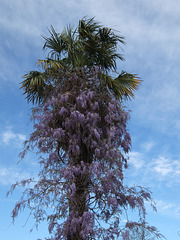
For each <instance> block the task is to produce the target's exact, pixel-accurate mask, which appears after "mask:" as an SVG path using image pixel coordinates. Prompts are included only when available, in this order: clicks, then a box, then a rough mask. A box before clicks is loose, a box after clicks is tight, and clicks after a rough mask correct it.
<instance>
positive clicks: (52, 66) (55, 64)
mask: <svg viewBox="0 0 180 240" xmlns="http://www.w3.org/2000/svg"><path fill="white" fill-rule="evenodd" d="M37 65H38V66H41V67H42V69H43V70H44V71H47V70H48V69H49V70H50V71H51V72H52V73H53V72H57V71H58V70H59V69H63V68H64V67H65V64H64V62H63V61H62V60H58V61H57V60H53V59H50V58H48V59H45V60H41V59H38V60H37Z"/></svg>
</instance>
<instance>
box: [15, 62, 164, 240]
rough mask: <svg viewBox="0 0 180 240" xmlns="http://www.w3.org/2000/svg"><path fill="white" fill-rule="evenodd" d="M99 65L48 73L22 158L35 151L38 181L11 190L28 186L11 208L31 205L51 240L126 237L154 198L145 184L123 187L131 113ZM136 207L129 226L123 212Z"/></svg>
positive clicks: (32, 210)
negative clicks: (46, 94) (46, 89)
mask: <svg viewBox="0 0 180 240" xmlns="http://www.w3.org/2000/svg"><path fill="white" fill-rule="evenodd" d="M101 71H102V69H101V68H99V67H97V66H96V67H93V68H90V69H89V68H87V67H84V68H79V69H72V70H68V71H64V70H62V71H58V73H56V74H53V75H52V76H51V81H52V82H53V85H54V88H53V89H52V90H51V92H50V94H49V97H48V98H47V99H46V101H45V102H44V104H43V105H41V107H37V108H34V109H33V114H32V119H33V121H34V132H33V133H32V134H31V136H30V139H29V140H28V141H26V144H25V149H24V151H23V152H22V153H21V157H22V158H23V157H24V156H25V154H26V152H27V151H28V150H32V149H36V150H37V153H39V154H40V158H39V163H40V165H41V169H42V170H41V172H40V173H39V175H38V180H37V181H35V180H34V179H28V180H22V181H21V182H20V183H16V184H14V185H13V186H12V188H11V190H12V191H13V190H14V189H15V187H16V186H25V185H26V184H29V183H33V184H34V185H33V187H30V186H29V187H28V188H27V189H26V190H25V191H24V193H23V195H22V197H21V199H20V201H19V202H17V204H16V205H15V208H14V210H13V211H12V217H13V219H15V217H16V216H17V215H18V213H19V211H20V210H21V209H24V208H25V207H27V208H29V209H30V211H31V214H34V219H35V220H36V223H37V225H38V224H39V223H41V222H42V221H47V222H48V226H49V233H50V234H51V237H50V238H47V239H49V240H60V239H67V240H85V239H87V240H92V239H104V240H108V239H109V240H112V239H117V238H118V239H119V238H120V237H122V238H123V240H128V239H130V238H129V231H131V230H132V229H133V228H138V227H141V226H143V227H145V228H146V229H148V230H149V231H151V232H154V233H155V234H156V237H157V238H160V234H159V233H158V232H156V229H155V228H154V227H149V226H148V224H147V223H146V222H145V216H146V210H145V201H149V202H150V203H151V204H152V206H153V208H155V207H154V203H153V200H152V198H151V194H150V192H149V191H148V190H147V189H144V188H142V187H131V188H129V187H128V186H125V185H124V182H123V179H124V169H125V168H127V158H126V153H128V152H129V151H130V148H131V139H130V135H129V133H128V131H127V121H128V119H129V114H128V113H127V112H126V111H125V108H124V107H123V106H122V104H120V103H119V101H118V100H117V99H116V98H115V97H114V96H113V95H112V93H110V92H108V91H107V90H106V89H107V88H106V84H105V82H104V81H103V80H102V78H100V77H99V76H101V73H102V72H101ZM128 209H132V210H137V211H138V213H139V220H138V221H137V222H131V221H129V220H128V221H127V222H126V223H125V225H124V226H122V223H123V213H126V211H127V210H128Z"/></svg>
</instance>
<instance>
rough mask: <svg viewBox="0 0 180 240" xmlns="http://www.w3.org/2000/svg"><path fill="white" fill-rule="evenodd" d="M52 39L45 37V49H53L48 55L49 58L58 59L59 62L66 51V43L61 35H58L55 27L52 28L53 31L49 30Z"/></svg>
mask: <svg viewBox="0 0 180 240" xmlns="http://www.w3.org/2000/svg"><path fill="white" fill-rule="evenodd" d="M48 31H49V33H50V37H46V36H43V35H42V37H43V38H44V40H45V43H44V46H43V49H44V50H46V49H51V50H50V52H49V53H48V56H49V57H50V58H51V59H56V60H59V59H60V58H61V55H62V54H63V51H64V50H65V47H66V46H65V43H64V40H63V38H62V36H61V34H58V33H57V32H56V31H55V29H54V28H53V26H51V30H49V29H48Z"/></svg>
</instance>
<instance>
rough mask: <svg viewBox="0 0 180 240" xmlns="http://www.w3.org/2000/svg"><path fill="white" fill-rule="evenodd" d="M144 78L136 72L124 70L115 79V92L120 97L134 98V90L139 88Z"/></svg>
mask: <svg viewBox="0 0 180 240" xmlns="http://www.w3.org/2000/svg"><path fill="white" fill-rule="evenodd" d="M141 82H142V80H141V79H140V78H139V77H137V75H136V74H130V73H127V72H125V71H122V72H121V74H120V75H119V76H118V77H117V78H115V79H114V80H113V85H114V89H115V92H117V95H118V97H119V98H121V99H123V98H125V99H131V98H134V92H135V91H137V89H138V88H139V85H140V83H141Z"/></svg>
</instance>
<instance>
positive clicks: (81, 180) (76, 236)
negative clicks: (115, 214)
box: [67, 143, 92, 240]
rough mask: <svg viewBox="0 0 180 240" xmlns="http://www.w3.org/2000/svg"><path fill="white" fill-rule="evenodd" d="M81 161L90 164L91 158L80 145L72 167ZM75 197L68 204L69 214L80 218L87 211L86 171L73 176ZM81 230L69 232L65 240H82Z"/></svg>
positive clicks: (87, 180) (87, 176) (87, 183)
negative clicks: (76, 158)
mask: <svg viewBox="0 0 180 240" xmlns="http://www.w3.org/2000/svg"><path fill="white" fill-rule="evenodd" d="M81 161H83V162H84V163H89V164H91V163H92V157H91V156H90V154H89V151H88V149H87V147H86V145H85V144H83V143H82V144H81V155H80V158H79V159H78V162H76V163H75V164H74V165H80V164H81ZM74 183H75V186H76V190H75V197H74V201H73V202H71V203H69V213H70V214H71V213H72V214H73V215H75V213H77V215H78V217H82V216H83V213H84V212H85V211H87V210H88V209H87V208H86V197H87V194H88V186H89V174H88V171H86V172H85V173H83V174H82V173H81V174H78V175H76V176H75V181H74ZM81 231H82V228H81V226H80V228H79V229H76V233H72V232H69V233H68V235H67V240H84V239H83V238H82V236H81V234H80V232H81Z"/></svg>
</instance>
